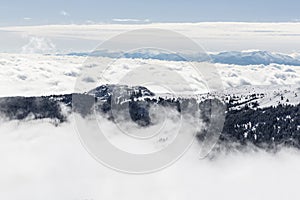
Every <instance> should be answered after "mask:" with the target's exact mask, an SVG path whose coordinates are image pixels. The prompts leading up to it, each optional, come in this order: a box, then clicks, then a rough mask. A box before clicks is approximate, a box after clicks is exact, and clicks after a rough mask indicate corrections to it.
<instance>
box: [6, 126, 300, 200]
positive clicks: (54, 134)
mask: <svg viewBox="0 0 300 200" xmlns="http://www.w3.org/2000/svg"><path fill="white" fill-rule="evenodd" d="M104 123H105V124H106V126H107V128H108V129H109V128H111V129H113V128H112V127H113V126H112V125H111V127H109V126H110V125H109V124H110V123H111V122H106V121H105V122H104ZM0 126H1V134H0V146H1V151H0V158H1V165H0V177H1V179H0V187H1V188H2V191H1V194H0V197H1V199H31V200H40V199H43V200H53V199H55V200H70V199H78V200H79V199H125V200H127V199H128V200H129V199H130V200H136V199H144V200H150V199H166V200H173V199H190V200H194V199H195V200H199V199H211V200H214V199H222V200H240V199H243V200H251V199H256V200H265V199H272V200H279V199H285V198H286V197H288V199H291V200H294V199H295V200H296V199H299V193H298V184H297V180H299V179H300V174H299V167H300V156H299V152H296V151H292V150H282V151H281V152H280V153H278V154H276V155H274V154H271V153H265V152H260V151H257V152H245V153H230V154H227V155H224V156H220V157H218V158H217V159H215V160H199V159H198V152H199V146H198V143H197V142H195V143H194V144H193V146H192V147H191V148H190V149H189V150H188V151H187V152H186V154H184V155H183V157H182V158H181V159H179V160H178V161H177V162H176V163H174V164H173V165H172V166H170V167H168V168H166V169H164V170H162V171H158V172H156V173H153V174H145V175H130V174H124V173H119V172H116V171H114V170H111V169H108V168H106V167H104V166H103V165H101V164H100V163H98V162H97V161H96V160H95V159H94V158H93V157H92V156H91V155H90V154H89V153H88V152H86V150H85V148H84V147H83V146H82V145H81V143H80V140H79V138H78V136H77V134H76V132H75V129H74V126H75V125H74V124H73V123H64V124H62V125H60V126H58V127H55V126H54V125H51V124H50V123H47V121H46V120H37V121H27V122H17V121H12V122H5V123H1V124H0ZM41 130H42V131H41ZM113 130H115V129H113ZM92 131H94V130H92ZM186 131H187V133H188V132H189V131H190V130H186ZM111 135H112V136H115V135H114V134H113V133H111ZM74 155H76V156H74Z"/></svg>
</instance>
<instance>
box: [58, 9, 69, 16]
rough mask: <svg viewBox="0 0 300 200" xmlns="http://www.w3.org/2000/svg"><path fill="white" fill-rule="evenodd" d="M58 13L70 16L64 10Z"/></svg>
mask: <svg viewBox="0 0 300 200" xmlns="http://www.w3.org/2000/svg"><path fill="white" fill-rule="evenodd" d="M60 14H61V15H63V16H70V14H69V13H68V12H67V11H65V10H62V11H60Z"/></svg>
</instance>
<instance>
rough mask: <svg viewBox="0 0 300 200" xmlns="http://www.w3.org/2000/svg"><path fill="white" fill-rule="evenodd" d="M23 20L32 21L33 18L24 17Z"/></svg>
mask: <svg viewBox="0 0 300 200" xmlns="http://www.w3.org/2000/svg"><path fill="white" fill-rule="evenodd" d="M23 19H24V20H32V18H31V17H24V18H23Z"/></svg>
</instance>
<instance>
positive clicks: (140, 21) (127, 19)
mask: <svg viewBox="0 0 300 200" xmlns="http://www.w3.org/2000/svg"><path fill="white" fill-rule="evenodd" d="M112 21H113V22H121V23H130V22H132V23H148V22H150V20H149V19H129V18H115V19H112Z"/></svg>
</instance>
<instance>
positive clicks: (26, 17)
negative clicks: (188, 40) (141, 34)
mask: <svg viewBox="0 0 300 200" xmlns="http://www.w3.org/2000/svg"><path fill="white" fill-rule="evenodd" d="M2 1H3V0H2ZM299 8H300V1H298V0H286V1H274V0H251V1H249V0H246V1H245V0H209V1H208V0H205V1H204V0H198V1H197V0H190V1H179V0H172V1H167V0H166V1H158V0H151V1H141V0H131V1H122V0H110V1H107V0H105V1H104V0H85V1H76V2H75V1H71V0H65V1H61V0H51V1H45V0H39V1H37V0H27V1H24V0H10V1H6V2H5V3H4V2H2V3H0V26H14V25H43V24H73V23H75V24H88V23H155V22H203V21H210V22H211V21H212V22H214V21H236V22H290V21H299V20H300V13H299Z"/></svg>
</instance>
